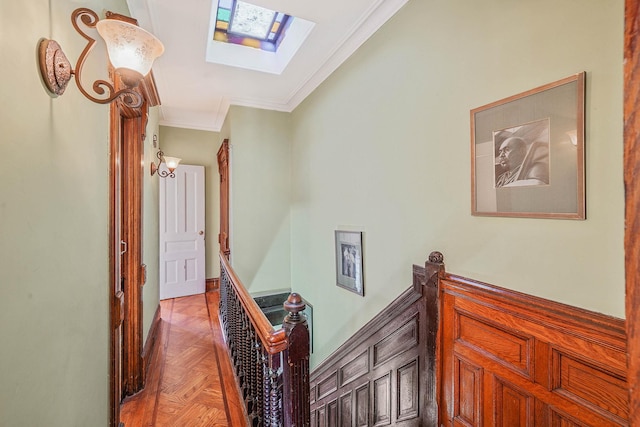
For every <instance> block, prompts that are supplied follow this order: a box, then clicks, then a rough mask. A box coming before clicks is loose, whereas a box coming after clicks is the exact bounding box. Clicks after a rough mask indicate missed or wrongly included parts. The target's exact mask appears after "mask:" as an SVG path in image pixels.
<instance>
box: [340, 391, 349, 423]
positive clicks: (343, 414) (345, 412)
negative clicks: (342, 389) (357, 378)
mask: <svg viewBox="0 0 640 427" xmlns="http://www.w3.org/2000/svg"><path fill="white" fill-rule="evenodd" d="M352 408H353V391H349V392H348V393H346V394H343V395H342V396H340V412H339V414H338V417H339V418H338V425H339V426H340V427H351V425H352V423H353V414H352V412H351V409H352Z"/></svg>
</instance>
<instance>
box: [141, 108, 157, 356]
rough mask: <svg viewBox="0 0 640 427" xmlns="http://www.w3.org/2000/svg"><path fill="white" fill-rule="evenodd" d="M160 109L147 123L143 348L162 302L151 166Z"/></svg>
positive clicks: (145, 142)
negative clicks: (145, 272)
mask: <svg viewBox="0 0 640 427" xmlns="http://www.w3.org/2000/svg"><path fill="white" fill-rule="evenodd" d="M158 108H159V107H152V108H150V109H149V121H148V123H147V129H146V138H145V140H144V173H143V175H142V176H143V180H144V189H143V207H142V214H143V220H142V227H143V229H142V239H143V242H142V262H143V263H144V264H145V265H146V266H147V281H146V282H145V284H144V286H143V288H142V320H143V324H142V333H143V337H142V338H143V341H142V342H143V345H144V343H146V341H147V336H148V335H149V329H150V328H151V324H152V323H153V316H154V315H155V314H156V310H157V308H158V304H159V302H160V279H159V274H160V270H159V268H160V265H159V260H158V253H159V250H160V246H159V245H160V242H159V240H158V237H159V236H158V230H159V223H158V215H159V214H158V211H159V206H158V188H159V186H158V182H159V181H158V177H157V176H156V175H154V176H151V172H150V170H149V165H150V164H151V162H153V161H155V162H156V163H157V161H158V159H157V158H156V153H157V152H158V151H157V150H158V149H157V148H154V146H153V136H154V135H158V134H159V133H160V129H159V125H158V120H159V111H158Z"/></svg>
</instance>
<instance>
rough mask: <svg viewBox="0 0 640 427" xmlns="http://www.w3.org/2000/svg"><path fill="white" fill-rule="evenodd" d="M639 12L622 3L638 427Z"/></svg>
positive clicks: (628, 266) (629, 306)
mask: <svg viewBox="0 0 640 427" xmlns="http://www.w3.org/2000/svg"><path fill="white" fill-rule="evenodd" d="M638 31H640V8H639V6H638V2H637V0H626V2H625V31H624V185H625V239H624V247H625V281H626V291H627V292H626V301H625V305H626V323H627V363H628V371H627V377H628V385H629V393H630V396H629V397H630V408H629V420H630V425H631V426H636V427H638V426H640V314H639V313H638V309H639V308H640V214H638V209H640V185H639V184H638V182H637V180H638V179H640V111H639V110H638V109H639V108H640V46H639V44H640V37H638Z"/></svg>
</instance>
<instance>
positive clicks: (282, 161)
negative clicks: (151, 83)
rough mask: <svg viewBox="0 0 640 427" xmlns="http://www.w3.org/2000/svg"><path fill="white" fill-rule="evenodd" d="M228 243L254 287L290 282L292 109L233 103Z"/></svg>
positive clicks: (240, 271)
mask: <svg viewBox="0 0 640 427" xmlns="http://www.w3.org/2000/svg"><path fill="white" fill-rule="evenodd" d="M225 126H227V127H226V128H224V129H228V132H229V135H230V140H229V142H230V149H229V151H230V163H231V167H230V175H231V178H230V186H231V191H230V193H231V200H230V205H231V206H230V218H231V222H230V237H231V239H230V246H231V263H232V265H233V268H234V270H235V271H236V273H237V274H238V276H239V277H240V279H241V280H242V281H243V283H244V285H245V286H246V288H247V289H248V290H249V292H251V293H260V292H264V291H269V290H273V289H288V288H290V287H291V276H290V270H291V264H290V252H291V221H290V200H291V198H290V197H291V196H290V195H291V144H290V141H291V130H290V129H291V125H290V115H289V114H287V113H281V112H276V111H267V110H260V109H255V108H247V107H237V106H232V107H231V108H230V110H229V114H228V116H227V123H225Z"/></svg>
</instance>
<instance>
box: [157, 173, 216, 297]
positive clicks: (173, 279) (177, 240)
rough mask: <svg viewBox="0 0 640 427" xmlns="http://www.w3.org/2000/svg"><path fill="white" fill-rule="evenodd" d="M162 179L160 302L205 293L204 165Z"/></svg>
mask: <svg viewBox="0 0 640 427" xmlns="http://www.w3.org/2000/svg"><path fill="white" fill-rule="evenodd" d="M175 175H176V177H175V178H160V218H159V219H160V274H159V276H160V299H167V298H177V297H183V296H187V295H194V294H201V293H204V291H205V277H204V276H205V247H204V231H205V230H204V166H190V165H180V166H178V168H177V169H176V170H175Z"/></svg>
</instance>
